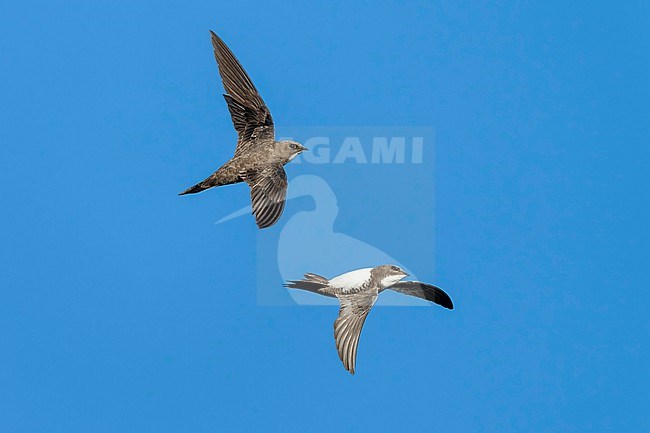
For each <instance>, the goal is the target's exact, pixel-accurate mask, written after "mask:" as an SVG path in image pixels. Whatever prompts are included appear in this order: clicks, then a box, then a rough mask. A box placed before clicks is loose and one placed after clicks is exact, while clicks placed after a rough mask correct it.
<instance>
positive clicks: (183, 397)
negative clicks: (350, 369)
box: [0, 0, 650, 433]
mask: <svg viewBox="0 0 650 433" xmlns="http://www.w3.org/2000/svg"><path fill="white" fill-rule="evenodd" d="M227 3H228V4H220V3H217V2H197V1H188V2H168V3H161V2H151V1H148V0H145V1H141V2H135V3H134V2H103V3H100V2H79V1H68V2H61V1H59V2H56V1H54V2H49V3H47V4H43V3H42V2H33V1H24V2H4V3H2V4H1V5H0V24H1V25H2V37H0V50H1V52H2V56H0V77H1V78H2V79H1V80H0V95H1V96H2V98H1V99H2V104H0V115H1V118H2V127H1V128H0V142H1V143H2V146H1V148H0V149H1V150H0V152H1V155H2V156H1V158H0V185H1V186H0V188H2V197H3V199H2V205H1V209H2V212H1V213H0V215H1V220H2V225H1V228H0V230H1V232H0V235H1V239H2V242H0V260H1V263H2V271H1V272H0V288H1V295H2V299H1V301H0V346H1V347H2V349H1V350H0V406H1V407H2V411H1V412H0V431H2V432H3V433H4V432H6V433H21V432H29V433H33V432H67V433H70V432H88V431H92V432H144V431H154V432H157V433H166V432H216V431H256V432H257V431H314V432H320V431H323V432H331V431H340V430H342V431H374V432H379V431H396V429H398V428H403V429H406V430H407V431H440V432H521V431H528V432H557V431H563V432H584V431H593V432H605V431H617V432H637V431H641V430H644V429H647V428H648V427H649V425H650V417H649V416H648V412H647V405H648V402H649V401H650V398H649V397H650V395H649V394H650V393H649V391H648V387H649V386H650V376H649V373H648V362H649V361H650V351H649V349H648V345H647V341H648V337H649V328H648V314H649V312H650V311H649V301H650V295H648V287H649V283H650V281H649V278H648V272H647V269H648V266H647V264H648V259H647V252H648V234H649V233H648V223H647V222H648V221H649V220H650V215H649V213H650V212H649V204H648V194H647V192H646V188H647V185H648V182H649V181H650V175H649V174H648V172H649V170H648V156H649V153H650V152H649V150H648V137H649V133H650V123H649V122H648V112H649V109H648V108H649V107H648V101H650V86H649V85H648V83H647V78H648V76H649V75H650V65H649V60H648V59H649V57H648V52H649V49H650V37H649V36H648V33H647V29H648V25H649V21H650V8H649V7H648V5H647V4H644V3H643V2H638V1H633V2H618V3H615V4H612V3H605V2H596V3H592V4H590V6H589V7H586V6H584V5H570V4H566V2H543V3H542V2H539V3H538V4H531V3H529V2H499V4H498V5H493V4H492V2H460V3H459V2H424V1H423V2H396V1H395V2H389V1H379V2H354V3H352V4H349V3H348V2H334V3H332V2H329V1H328V2H325V1H322V2H321V1H318V2H310V3H309V4H308V5H306V4H303V3H300V2H285V3H282V4H273V5H272V4H269V2H251V3H249V4H247V5H246V6H245V7H243V6H242V5H241V2H227ZM208 29H214V30H215V31H217V32H218V33H219V34H220V35H221V36H222V37H223V38H224V39H225V40H226V41H227V43H228V44H229V45H230V46H231V48H232V49H233V50H234V52H235V53H236V54H237V56H238V57H239V58H240V60H241V61H242V63H243V64H244V65H245V67H246V68H247V70H248V72H249V73H250V74H251V76H252V77H253V79H254V81H255V83H256V85H257V87H258V88H259V89H260V91H261V92H262V94H263V96H264V98H265V100H266V102H267V103H268V105H269V106H270V108H271V109H272V111H273V115H274V119H275V121H276V124H277V131H278V133H279V134H280V135H281V134H283V129H282V128H283V127H282V125H287V126H289V125H291V126H296V125H298V126H302V125H318V126H329V125H336V126H341V125H344V126H345V125H377V126H382V127H385V126H391V125H401V126H404V125H406V126H409V125H424V126H432V127H434V128H435V131H436V133H435V134H436V145H435V172H434V173H433V176H434V178H435V196H432V197H431V201H430V202H427V203H421V205H422V206H433V207H434V210H435V212H434V214H435V238H434V237H433V236H432V238H431V242H432V243H433V244H434V245H435V247H434V253H435V260H432V262H431V266H430V267H429V268H425V267H424V266H423V264H418V265H417V266H418V275H420V276H426V279H427V281H430V282H434V283H436V284H438V285H440V286H441V287H444V288H445V289H446V290H447V291H448V292H449V293H450V294H451V296H452V297H453V299H454V302H455V304H456V307H457V308H456V309H455V310H454V311H453V312H448V311H444V310H442V309H439V308H391V307H385V308H377V309H376V310H373V311H372V312H371V314H370V316H369V318H368V322H367V324H366V327H365V329H364V333H363V337H362V339H361V345H360V348H359V361H358V373H357V375H356V376H354V377H352V376H350V375H349V374H348V373H346V372H345V371H344V370H343V368H342V367H341V365H340V361H339V360H338V358H337V356H336V352H335V349H334V346H333V338H332V322H333V320H334V318H335V315H336V307H262V306H258V303H257V300H256V293H257V280H256V274H255V268H256V263H257V258H256V245H257V242H258V241H259V236H263V235H262V234H260V233H258V231H257V230H256V228H255V227H254V225H253V224H252V221H251V220H250V219H249V218H240V219H237V220H234V221H231V222H230V223H228V224H223V225H215V224H214V222H215V220H216V219H218V218H219V217H221V216H223V215H225V214H227V213H229V212H231V211H233V210H235V209H238V208H239V207H241V206H242V205H244V204H245V198H246V195H247V194H248V193H247V191H246V190H245V187H243V186H233V187H228V188H224V189H221V190H216V191H209V192H206V193H203V194H201V195H199V196H193V197H182V198H179V197H177V196H176V194H177V193H178V192H179V191H181V190H183V189H184V188H185V187H187V186H189V185H191V184H193V183H194V182H195V181H198V180H200V179H201V178H202V176H204V175H207V174H209V173H210V172H211V171H212V170H213V169H215V168H216V167H217V166H218V165H219V164H220V163H221V162H223V161H224V160H225V159H226V158H228V157H229V155H230V154H231V153H232V150H233V146H234V139H235V135H234V132H233V130H232V126H231V124H230V120H229V118H228V115H227V110H226V107H225V103H224V101H223V99H222V97H221V96H220V92H221V89H220V84H219V82H218V78H217V70H216V66H215V64H214V59H213V57H212V53H211V47H210V43H209V38H208ZM309 170H310V166H308V165H297V164H292V165H291V166H288V167H287V171H288V172H289V176H290V177H292V176H294V177H295V176H297V175H299V174H309ZM395 182H396V183H395V185H396V187H397V185H399V184H398V183H397V182H400V180H399V179H395ZM369 183H370V182H369ZM401 186H402V188H404V190H405V191H410V190H411V189H412V188H411V187H410V186H409V184H404V185H401ZM360 188H363V185H362V186H360ZM359 191H360V190H359V188H354V189H352V190H351V191H350V192H349V194H350V195H349V196H346V197H347V200H352V198H353V197H359V196H360V194H359ZM355 194H356V196H355ZM344 199H346V198H345V197H344ZM356 202H357V203H358V208H359V209H363V210H364V211H365V212H366V213H375V212H377V213H378V214H381V213H382V212H386V215H387V218H388V219H390V221H404V224H408V223H409V221H411V222H412V224H414V225H420V226H422V225H423V224H425V223H426V221H423V220H421V219H420V218H422V216H421V215H422V214H421V213H419V212H418V211H417V208H416V209H404V208H397V209H395V208H391V206H390V204H383V205H382V206H381V210H377V211H375V209H377V207H376V206H377V203H376V201H364V200H363V198H358V199H357V200H356ZM292 206H294V205H292ZM295 206H308V203H307V204H306V203H303V202H299V201H298V202H296V204H295ZM341 212H342V213H350V214H351V213H352V212H354V208H352V207H350V206H345V207H344V206H341ZM350 214H348V216H347V218H348V219H347V220H345V219H344V221H348V222H347V223H346V222H343V223H342V224H343V225H342V226H340V227H336V226H335V229H338V230H341V231H345V232H347V233H357V232H358V233H362V232H363V233H364V236H365V238H366V239H368V238H369V237H371V236H372V233H380V232H381V230H382V229H383V228H384V227H385V225H384V223H383V222H382V220H381V219H378V218H370V219H369V220H368V221H367V220H365V219H363V218H358V221H357V222H356V223H351V222H350V221H353V218H352V217H351V216H350ZM405 214H406V215H408V218H404V215H405ZM424 214H425V215H427V218H428V217H429V216H428V215H429V214H428V213H424ZM272 230H274V229H271V231H270V232H269V233H270V234H269V236H272V235H273V232H272ZM384 236H386V235H384ZM406 241H408V240H406ZM269 284H272V285H276V284H281V280H278V281H273V282H270V283H269ZM644 407H646V409H643V408H644Z"/></svg>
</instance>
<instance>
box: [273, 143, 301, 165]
mask: <svg viewBox="0 0 650 433" xmlns="http://www.w3.org/2000/svg"><path fill="white" fill-rule="evenodd" d="M305 150H309V149H307V148H306V147H305V146H303V145H302V144H300V143H298V142H297V141H293V140H285V141H280V142H278V146H277V147H276V152H278V153H279V154H280V156H281V157H282V159H284V160H285V161H286V162H289V161H291V160H292V159H293V158H295V157H296V156H298V155H300V153H301V152H304V151H305Z"/></svg>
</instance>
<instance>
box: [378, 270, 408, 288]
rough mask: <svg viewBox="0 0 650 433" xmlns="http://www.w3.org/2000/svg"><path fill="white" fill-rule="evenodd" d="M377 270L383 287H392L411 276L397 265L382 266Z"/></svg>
mask: <svg viewBox="0 0 650 433" xmlns="http://www.w3.org/2000/svg"><path fill="white" fill-rule="evenodd" d="M376 269H377V272H378V273H379V277H380V284H381V285H382V286H383V287H390V286H392V285H393V284H396V283H398V282H399V281H400V280H402V279H403V278H405V277H408V276H409V274H407V273H406V272H404V271H403V270H402V268H400V267H399V266H395V265H382V266H378V267H377V268H376Z"/></svg>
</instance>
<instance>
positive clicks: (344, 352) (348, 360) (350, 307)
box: [334, 290, 378, 374]
mask: <svg viewBox="0 0 650 433" xmlns="http://www.w3.org/2000/svg"><path fill="white" fill-rule="evenodd" d="M377 294H378V293H377V290H373V291H372V292H363V293H355V294H349V295H337V297H338V298H339V302H340V303H341V308H340V309H339V317H338V318H337V319H336V321H334V340H335V341H336V349H337V350H338V352H339V358H341V361H343V366H344V367H345V369H346V370H348V371H349V372H350V373H352V374H354V369H355V366H356V362H357V347H358V345H359V337H360V336H361V329H362V328H363V324H364V322H365V321H366V316H367V315H368V313H369V312H370V309H371V308H372V306H373V305H374V303H375V301H376V300H377Z"/></svg>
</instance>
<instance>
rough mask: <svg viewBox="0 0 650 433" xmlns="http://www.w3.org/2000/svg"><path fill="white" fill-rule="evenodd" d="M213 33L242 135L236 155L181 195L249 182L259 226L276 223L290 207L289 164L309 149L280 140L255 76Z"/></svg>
mask: <svg viewBox="0 0 650 433" xmlns="http://www.w3.org/2000/svg"><path fill="white" fill-rule="evenodd" d="M210 35H211V37H212V46H213V47H214V57H215V59H216V60H217V65H218V67H219V74H220V75H221V81H222V83H223V87H224V89H225V91H226V93H225V94H224V95H223V96H224V98H225V99H226V104H227V105H228V110H229V111H230V116H231V118H232V123H233V125H234V127H235V130H236V131H237V135H238V139H237V146H236V148H235V154H234V156H233V157H232V159H230V160H229V161H227V162H226V163H225V164H224V165H223V166H221V168H219V169H218V170H217V171H215V172H214V173H212V174H211V175H210V176H209V177H207V178H206V179H205V180H203V181H201V182H199V183H197V184H196V185H194V186H192V187H190V188H188V189H186V190H185V191H183V192H182V193H180V194H179V195H185V194H195V193H197V192H201V191H204V190H206V189H209V188H213V187H215V186H222V185H230V184H233V183H239V182H246V183H247V184H248V186H249V187H250V189H251V201H252V204H253V215H254V216H255V221H256V222H257V225H258V227H259V228H261V229H262V228H266V227H270V226H272V225H273V224H275V223H276V222H277V221H278V219H280V216H281V215H282V211H283V210H284V203H285V199H286V195H287V175H286V173H285V171H284V168H283V166H284V165H285V164H286V163H288V162H289V161H291V160H292V159H293V158H295V157H296V156H297V155H298V154H300V152H302V151H304V150H307V149H306V148H305V147H303V146H302V145H301V144H300V143H298V142H295V141H291V140H287V141H276V140H275V129H274V127H273V118H272V117H271V112H270V111H269V109H268V107H267V106H266V104H265V103H264V101H263V100H262V97H261V96H260V94H259V92H258V91H257V89H256V88H255V86H254V85H253V82H252V81H251V79H250V77H249V76H248V74H247V73H246V71H245V70H244V68H243V67H242V66H241V64H240V63H239V61H238V60H237V58H236V57H235V55H234V54H233V53H232V51H230V49H229V48H228V46H227V45H226V44H225V43H224V42H223V40H221V38H219V36H217V35H216V34H215V33H214V32H212V31H211V32H210Z"/></svg>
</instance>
